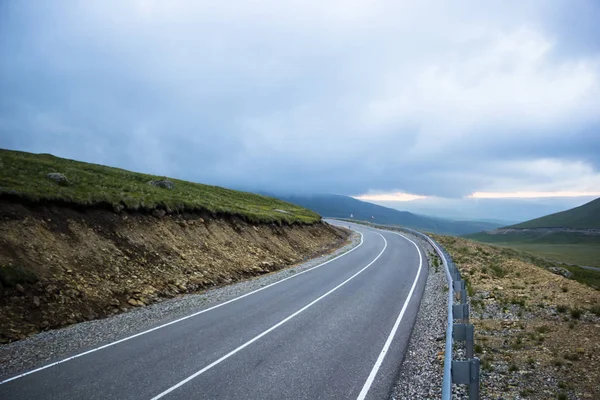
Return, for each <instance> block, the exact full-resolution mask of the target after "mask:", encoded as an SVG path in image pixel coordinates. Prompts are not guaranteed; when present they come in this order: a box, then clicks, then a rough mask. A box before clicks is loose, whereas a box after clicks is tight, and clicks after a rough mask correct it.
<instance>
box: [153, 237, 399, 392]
mask: <svg viewBox="0 0 600 400" xmlns="http://www.w3.org/2000/svg"><path fill="white" fill-rule="evenodd" d="M375 233H377V234H378V235H379V236H381V237H382V238H383V241H384V243H385V244H384V246H383V250H381V252H380V253H379V254H378V255H377V257H375V259H373V261H371V262H370V263H369V264H367V266H365V267H364V268H362V269H361V270H360V271H358V272H357V273H355V274H354V275H352V276H351V277H350V278H348V279H346V280H345V281H343V282H342V283H340V284H339V285H337V286H336V287H334V288H333V289H331V290H330V291H328V292H327V293H325V294H323V295H321V296H320V297H318V298H317V299H315V300H313V301H311V302H310V303H308V304H307V305H305V306H304V307H302V308H301V309H299V310H298V311H296V312H295V313H293V314H291V315H290V316H288V317H287V318H284V319H282V320H281V321H279V322H278V323H277V324H275V325H273V326H272V327H270V328H269V329H267V330H266V331H264V332H262V333H260V334H259V335H257V336H255V337H253V338H252V339H250V340H249V341H247V342H246V343H244V344H243V345H241V346H239V347H238V348H236V349H234V350H232V351H230V352H229V353H227V354H225V355H224V356H223V357H221V358H219V359H218V360H216V361H214V362H213V363H211V364H209V365H207V366H206V367H204V368H202V369H201V370H200V371H198V372H196V373H195V374H193V375H190V376H189V377H187V378H185V379H184V380H182V381H181V382H179V383H178V384H176V385H174V386H171V387H170V388H168V389H167V390H165V391H164V392H162V393H160V394H158V395H156V396H154V397H153V398H152V399H151V400H158V399H160V398H162V397H164V396H166V395H167V394H169V393H171V392H172V391H174V390H175V389H177V388H179V387H181V386H183V385H185V384H186V383H188V382H189V381H191V380H192V379H194V378H196V377H198V376H199V375H202V374H203V373H205V372H206V371H208V370H209V369H211V368H212V367H214V366H216V365H218V364H220V363H221V362H223V361H225V360H226V359H228V358H229V357H231V356H233V355H234V354H235V353H237V352H239V351H241V350H243V349H244V348H246V347H248V346H250V345H251V344H252V343H254V342H256V341H257V340H258V339H260V338H262V337H263V336H265V335H267V334H268V333H269V332H272V331H273V330H275V329H277V328H279V327H280V326H281V325H283V324H285V323H286V322H288V321H289V320H291V319H292V318H294V317H296V316H297V315H298V314H300V313H302V312H303V311H305V310H307V309H308V308H310V307H312V306H313V305H315V304H316V303H318V302H319V301H321V300H323V299H324V298H325V297H327V296H329V295H330V294H331V293H333V292H335V291H336V290H338V289H339V288H341V287H342V286H344V285H345V284H346V283H348V282H350V281H351V280H352V279H354V278H356V277H357V276H358V275H360V274H361V273H362V272H363V271H364V270H366V269H367V268H369V267H370V266H371V265H373V263H375V261H377V260H378V259H379V257H381V255H382V254H383V252H384V251H385V249H386V248H387V240H385V238H384V237H383V235H382V234H380V233H378V232H375Z"/></svg>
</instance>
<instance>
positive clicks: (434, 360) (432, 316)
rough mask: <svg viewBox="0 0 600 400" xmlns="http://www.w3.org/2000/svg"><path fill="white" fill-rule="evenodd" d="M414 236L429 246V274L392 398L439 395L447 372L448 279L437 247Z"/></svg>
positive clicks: (434, 396) (427, 251)
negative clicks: (440, 263)
mask: <svg viewBox="0 0 600 400" xmlns="http://www.w3.org/2000/svg"><path fill="white" fill-rule="evenodd" d="M404 234H406V233H405V232H404ZM411 236H412V235H411ZM411 238H412V239H413V240H416V241H418V242H419V244H420V246H421V248H422V249H425V251H426V254H427V259H428V265H429V274H428V278H427V282H426V284H425V291H424V292H423V297H422V298H421V305H420V308H419V313H418V315H417V321H416V322H415V326H414V327H413V331H412V334H411V338H410V342H409V345H408V350H407V352H406V355H405V358H404V362H403V364H402V368H401V370H400V373H399V376H398V381H397V383H396V386H395V388H394V390H393V392H392V394H391V396H390V399H391V400H400V399H439V398H440V397H441V394H442V379H443V373H444V371H443V359H444V347H445V343H446V342H445V338H446V325H447V316H448V314H447V309H448V306H447V301H448V283H447V281H446V273H445V271H444V267H443V266H442V265H439V266H437V267H436V266H435V265H436V263H435V261H434V259H435V258H437V256H436V255H435V252H434V250H433V248H432V247H431V246H430V245H429V244H428V243H426V242H424V241H423V240H420V239H419V238H417V237H415V236H412V237H411Z"/></svg>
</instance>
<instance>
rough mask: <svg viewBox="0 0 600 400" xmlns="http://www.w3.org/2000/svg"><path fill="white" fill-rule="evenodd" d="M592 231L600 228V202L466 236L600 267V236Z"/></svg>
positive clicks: (599, 200) (560, 259)
mask: <svg viewBox="0 0 600 400" xmlns="http://www.w3.org/2000/svg"><path fill="white" fill-rule="evenodd" d="M546 228H553V229H546ZM559 228H566V229H569V230H566V229H565V230H560V229H559ZM572 229H579V230H580V231H572ZM588 229H600V199H596V200H593V201H591V202H589V203H587V204H584V205H582V206H580V207H576V208H573V209H570V210H566V211H563V212H559V213H556V214H551V215H548V216H545V217H541V218H537V219H533V220H531V221H526V222H523V223H521V224H517V225H513V226H509V227H507V229H505V230H504V229H500V230H499V231H497V232H493V233H489V232H479V233H475V234H471V235H466V237H467V238H469V239H473V240H477V241H479V242H483V243H493V244H496V245H499V246H503V247H511V248H515V249H519V250H524V251H527V252H530V253H533V254H537V255H539V256H542V257H545V258H548V259H551V260H556V261H560V262H565V263H570V264H577V265H588V266H593V267H600V235H597V234H595V235H593V234H591V233H592V232H589V231H587V230H588Z"/></svg>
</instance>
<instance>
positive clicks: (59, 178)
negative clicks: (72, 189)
mask: <svg viewBox="0 0 600 400" xmlns="http://www.w3.org/2000/svg"><path fill="white" fill-rule="evenodd" d="M46 178H48V179H51V180H53V181H54V182H56V183H58V184H59V185H64V186H66V185H68V184H69V180H68V179H67V177H66V176H64V175H63V174H61V173H58V172H51V173H49V174H48V175H46Z"/></svg>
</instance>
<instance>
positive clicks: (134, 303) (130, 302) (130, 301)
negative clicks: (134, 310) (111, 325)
mask: <svg viewBox="0 0 600 400" xmlns="http://www.w3.org/2000/svg"><path fill="white" fill-rule="evenodd" d="M127 302H128V303H129V304H130V305H132V306H134V307H137V306H138V301H137V300H136V299H129V300H127Z"/></svg>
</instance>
